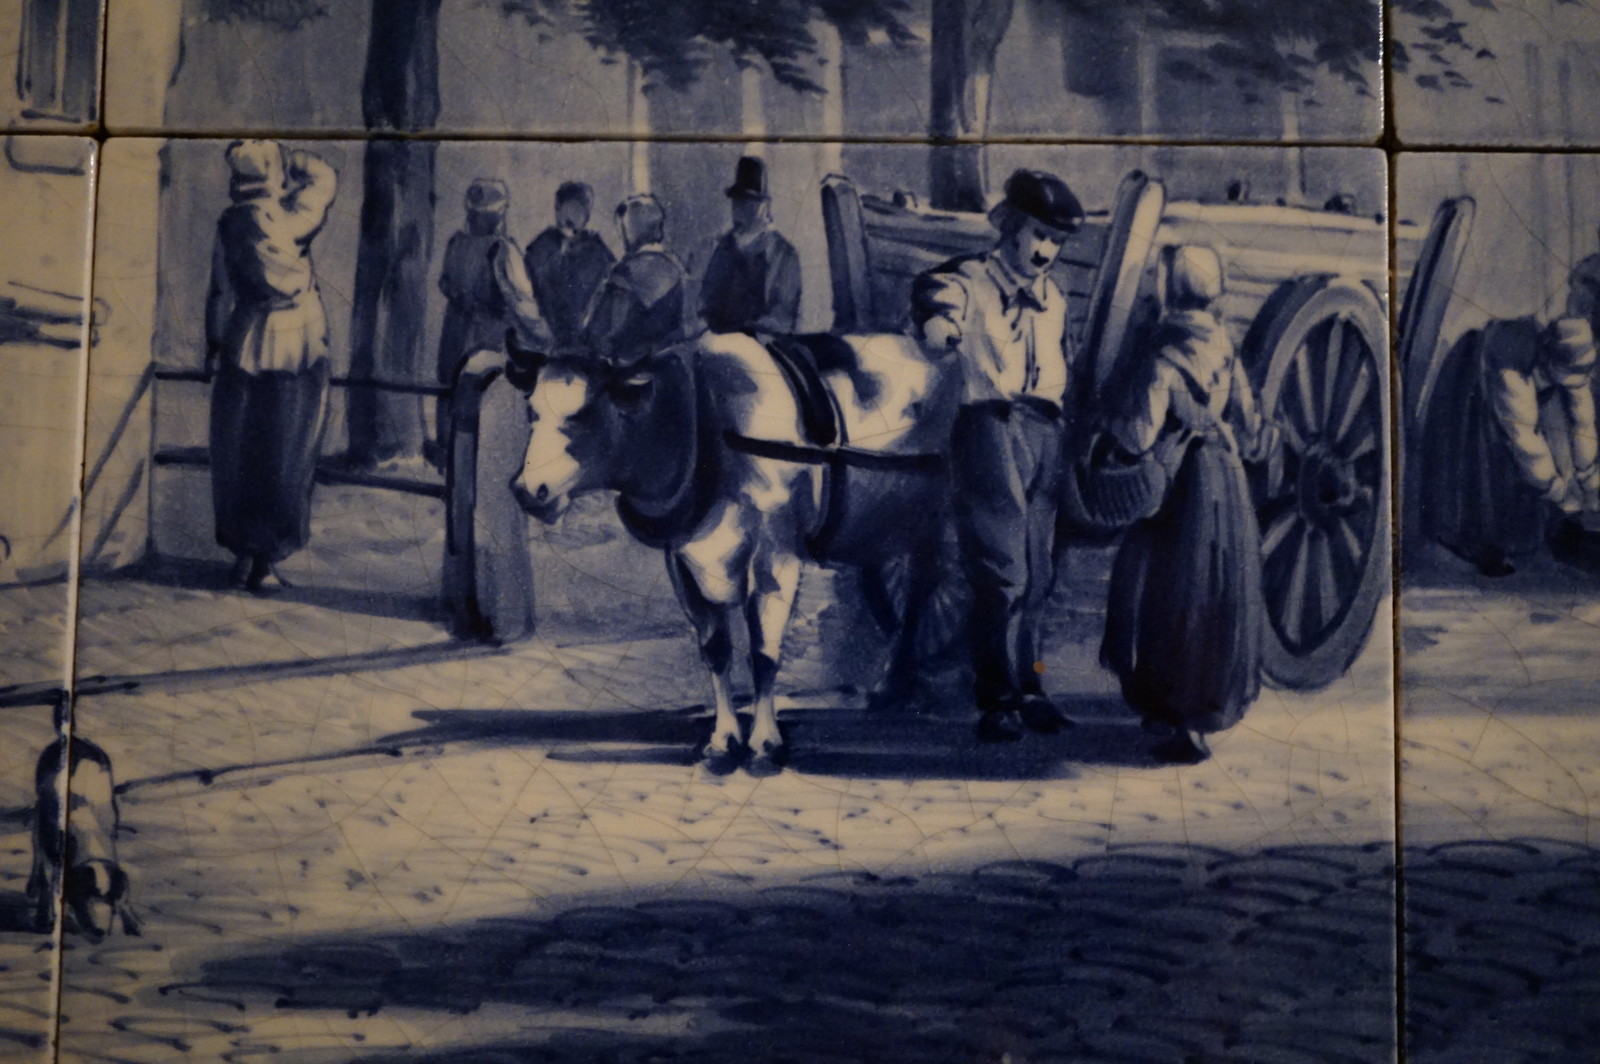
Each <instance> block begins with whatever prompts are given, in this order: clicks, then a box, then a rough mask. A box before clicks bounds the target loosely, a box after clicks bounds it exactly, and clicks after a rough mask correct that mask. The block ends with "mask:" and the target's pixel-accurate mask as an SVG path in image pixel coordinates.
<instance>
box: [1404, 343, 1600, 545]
mask: <svg viewBox="0 0 1600 1064" xmlns="http://www.w3.org/2000/svg"><path fill="white" fill-rule="evenodd" d="M1594 364H1595V348H1594V333H1593V330H1592V329H1591V328H1590V326H1589V323H1588V322H1587V321H1586V320H1584V319H1583V318H1563V319H1559V320H1557V321H1554V322H1551V323H1550V326H1549V327H1548V328H1545V329H1541V328H1540V327H1539V323H1538V322H1537V321H1536V320H1535V319H1533V318H1531V317H1529V318H1516V319H1513V320H1510V321H1494V322H1490V323H1489V324H1488V325H1486V326H1484V327H1483V329H1481V330H1474V331H1473V332H1469V333H1467V334H1466V335H1464V336H1463V337H1462V338H1461V339H1460V340H1459V341H1458V342H1457V343H1456V345H1455V347H1454V348H1452V349H1451V351H1450V353H1449V355H1448V356H1447V358H1446V361H1445V364H1444V367H1443V368H1442V370H1441V371H1440V374H1439V384H1438V386H1437V388H1436V389H1435V391H1434V396H1433V400H1432V402H1431V405H1430V407H1429V410H1428V412H1427V421H1426V422H1425V431H1424V439H1423V447H1424V448H1425V452H1424V455H1423V461H1424V463H1425V468H1427V469H1428V477H1427V478H1426V479H1425V480H1424V482H1423V484H1422V491H1423V504H1422V518H1423V528H1424V530H1425V531H1426V532H1427V533H1428V535H1429V536H1430V537H1432V538H1433V539H1435V540H1437V541H1438V542H1440V543H1442V544H1444V546H1446V547H1447V548H1449V549H1450V550H1451V551H1452V552H1454V553H1455V554H1458V555H1460V556H1461V557H1462V558H1465V559H1466V560H1467V561H1470V562H1472V563H1473V564H1474V565H1476V566H1477V567H1478V570H1479V571H1480V572H1482V573H1483V574H1484V575H1486V576H1505V575H1507V574H1509V573H1512V572H1515V571H1516V569H1515V566H1514V565H1513V563H1512V562H1511V558H1513V557H1515V556H1517V555H1520V554H1527V553H1530V552H1532V551H1534V550H1537V549H1538V548H1539V546H1540V544H1541V543H1542V542H1543V540H1544V535H1545V532H1546V531H1547V528H1548V525H1549V523H1550V518H1551V508H1552V507H1555V508H1556V509H1558V510H1559V511H1561V512H1563V513H1567V514H1577V513H1579V512H1580V511H1582V510H1585V509H1588V510H1591V511H1593V510H1595V509H1596V508H1597V504H1600V498H1597V497H1596V496H1597V489H1600V472H1597V470H1596V468H1595V452H1596V438H1595V404H1594V390H1593V389H1594V382H1593V375H1594Z"/></svg>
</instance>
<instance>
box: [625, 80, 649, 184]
mask: <svg viewBox="0 0 1600 1064" xmlns="http://www.w3.org/2000/svg"><path fill="white" fill-rule="evenodd" d="M644 82H645V78H644V71H643V70H641V69H639V64H638V63H636V62H634V61H633V60H632V59H630V60H628V132H629V133H631V134H632V135H633V139H632V140H631V141H630V142H629V144H628V191H629V193H630V194H632V195H635V196H642V195H645V194H646V193H648V192H649V191H650V140H649V137H650V96H649V94H648V93H647V92H646V91H645V83H644Z"/></svg>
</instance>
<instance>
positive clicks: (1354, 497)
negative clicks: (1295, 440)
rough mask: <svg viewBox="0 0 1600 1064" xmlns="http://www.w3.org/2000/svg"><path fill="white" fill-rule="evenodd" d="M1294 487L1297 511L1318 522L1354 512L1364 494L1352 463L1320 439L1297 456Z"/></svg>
mask: <svg viewBox="0 0 1600 1064" xmlns="http://www.w3.org/2000/svg"><path fill="white" fill-rule="evenodd" d="M1298 486H1299V497H1300V510H1301V512H1302V513H1304V514H1305V515H1306V516H1307V517H1308V518H1310V519H1311V520H1313V521H1318V522H1325V521H1328V520H1331V519H1333V518H1335V517H1343V516H1345V515H1347V514H1350V513H1352V512H1354V511H1355V510H1356V509H1357V508H1358V506H1359V504H1360V502H1361V500H1362V497H1363V495H1364V492H1363V489H1362V485H1361V480H1360V478H1359V477H1357V476H1356V471H1355V464H1354V463H1353V462H1351V461H1350V460H1349V459H1348V458H1345V457H1344V456H1342V455H1340V454H1339V453H1338V452H1337V451H1335V450H1334V449H1333V448H1332V447H1330V446H1328V445H1327V444H1326V443H1325V442H1323V441H1321V440H1318V441H1316V442H1314V443H1312V444H1311V445H1310V446H1309V447H1307V448H1306V452H1305V454H1304V455H1303V456H1302V457H1301V466H1300V478H1299V485H1298Z"/></svg>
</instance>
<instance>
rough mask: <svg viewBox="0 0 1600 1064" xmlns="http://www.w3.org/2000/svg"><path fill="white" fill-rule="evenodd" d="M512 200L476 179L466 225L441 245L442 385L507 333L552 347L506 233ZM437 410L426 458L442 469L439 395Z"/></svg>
mask: <svg viewBox="0 0 1600 1064" xmlns="http://www.w3.org/2000/svg"><path fill="white" fill-rule="evenodd" d="M510 203H511V196H510V192H509V191H508V190H507V188H506V186H505V183H504V182H502V181H495V180H493V179H491V178H486V177H480V178H478V179H477V180H476V181H474V182H473V183H472V185H471V187H470V188H468V189H467V199H466V208H467V225H466V228H465V229H463V230H461V232H459V233H457V234H456V235H455V236H453V237H451V238H450V243H449V245H448V246H447V247H446V248H445V252H444V266H443V267H442V268H441V270H440V272H439V291H441V292H443V293H444V297H445V300H446V307H445V312H444V325H443V326H442V327H441V328H440V330H439V361H438V365H437V370H436V372H437V379H438V381H439V383H440V384H442V385H445V386H446V387H449V386H450V385H452V384H454V383H455V379H456V373H457V372H458V371H459V370H460V369H461V366H462V364H463V363H465V362H466V360H467V359H468V358H470V357H471V356H472V355H473V354H474V353H475V352H478V351H501V352H503V351H504V350H505V346H506V330H507V329H512V328H514V329H516V330H517V331H518V334H519V335H520V336H521V337H522V339H523V341H524V342H525V343H526V344H528V346H530V347H536V348H538V349H540V350H543V349H544V348H546V347H548V345H549V342H550V340H549V335H548V331H547V330H546V328H545V326H544V324H543V323H542V322H541V321H540V318H539V309H538V306H537V304H536V301H535V300H534V297H533V287H532V285H530V284H529V282H528V275H527V272H526V270H525V269H524V267H523V263H522V253H521V252H520V251H519V250H518V248H517V245H516V241H514V240H512V239H511V238H510V237H509V236H507V235H506V208H507V207H509V206H510ZM434 409H435V416H436V423H435V425H436V427H435V443H434V444H433V446H432V447H431V448H430V449H429V458H430V459H431V460H432V462H433V464H434V465H435V466H438V467H439V468H440V469H443V468H444V463H445V462H446V461H447V460H448V455H449V453H450V397H449V396H442V397H440V398H439V400H438V401H437V402H436V403H435V404H434Z"/></svg>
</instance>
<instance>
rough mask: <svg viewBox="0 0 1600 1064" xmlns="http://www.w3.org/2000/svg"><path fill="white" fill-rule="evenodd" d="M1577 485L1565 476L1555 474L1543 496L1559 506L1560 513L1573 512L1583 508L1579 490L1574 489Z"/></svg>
mask: <svg viewBox="0 0 1600 1064" xmlns="http://www.w3.org/2000/svg"><path fill="white" fill-rule="evenodd" d="M1576 487H1577V485H1576V484H1575V483H1574V482H1573V481H1572V480H1570V479H1569V478H1567V477H1564V476H1560V475H1559V474H1558V475H1557V476H1556V478H1555V479H1554V480H1552V481H1551V482H1550V486H1549V487H1548V488H1546V489H1545V492H1544V497H1545V498H1546V499H1547V500H1549V501H1550V502H1553V503H1555V504H1556V506H1558V507H1560V508H1561V512H1562V513H1567V514H1575V513H1577V512H1579V511H1580V510H1582V509H1583V505H1582V500H1581V498H1580V497H1579V491H1581V489H1579V491H1574V490H1573V489H1574V488H1576Z"/></svg>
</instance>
